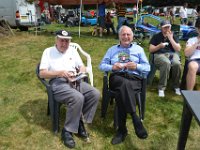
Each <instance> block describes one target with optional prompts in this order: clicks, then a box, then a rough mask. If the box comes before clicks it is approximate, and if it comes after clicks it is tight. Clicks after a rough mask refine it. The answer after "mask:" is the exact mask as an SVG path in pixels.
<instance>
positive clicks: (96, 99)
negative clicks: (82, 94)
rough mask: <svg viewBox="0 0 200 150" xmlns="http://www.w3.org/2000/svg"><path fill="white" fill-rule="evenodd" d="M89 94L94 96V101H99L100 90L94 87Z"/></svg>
mask: <svg viewBox="0 0 200 150" xmlns="http://www.w3.org/2000/svg"><path fill="white" fill-rule="evenodd" d="M91 95H92V96H93V97H94V99H95V101H99V99H100V95H101V94H100V92H99V90H97V89H94V90H93V91H92V93H91Z"/></svg>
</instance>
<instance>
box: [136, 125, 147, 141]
mask: <svg viewBox="0 0 200 150" xmlns="http://www.w3.org/2000/svg"><path fill="white" fill-rule="evenodd" d="M134 128H135V133H136V135H137V137H138V138H140V139H146V138H147V137H148V133H147V131H146V129H145V128H144V126H143V124H142V122H141V121H137V122H136V123H134Z"/></svg>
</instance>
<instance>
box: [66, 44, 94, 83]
mask: <svg viewBox="0 0 200 150" xmlns="http://www.w3.org/2000/svg"><path fill="white" fill-rule="evenodd" d="M69 46H70V47H73V48H74V49H75V50H77V51H79V52H80V53H81V54H82V55H83V56H85V57H86V58H87V66H86V72H87V73H88V74H89V79H90V84H91V85H92V86H93V72H92V60H91V57H90V55H89V54H88V53H86V52H85V51H84V50H83V49H82V48H81V47H80V45H79V44H77V43H73V42H71V43H70V45H69Z"/></svg>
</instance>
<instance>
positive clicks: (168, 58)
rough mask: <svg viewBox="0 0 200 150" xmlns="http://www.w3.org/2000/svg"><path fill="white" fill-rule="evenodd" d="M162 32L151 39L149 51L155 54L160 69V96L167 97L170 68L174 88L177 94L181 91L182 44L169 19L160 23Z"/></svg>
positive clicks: (155, 62) (157, 66)
mask: <svg viewBox="0 0 200 150" xmlns="http://www.w3.org/2000/svg"><path fill="white" fill-rule="evenodd" d="M160 26H161V32H159V33H157V34H155V35H154V36H153V37H152V39H151V40H150V42H149V43H150V46H149V51H150V53H152V54H153V57H154V59H153V60H154V62H153V63H154V65H155V67H156V68H157V69H158V70H159V71H160V80H159V83H158V95H159V97H165V93H164V91H165V89H166V86H167V80H168V78H169V74H170V70H171V71H172V72H171V73H172V74H171V75H172V79H173V88H174V90H175V93H176V94H177V95H181V93H180V88H179V84H180V76H181V62H180V58H179V54H178V53H179V52H180V50H181V46H180V44H179V40H178V37H176V36H175V35H173V32H172V31H171V24H170V22H169V21H168V20H164V21H162V22H161V24H160Z"/></svg>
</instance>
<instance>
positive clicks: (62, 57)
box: [40, 46, 83, 72]
mask: <svg viewBox="0 0 200 150" xmlns="http://www.w3.org/2000/svg"><path fill="white" fill-rule="evenodd" d="M80 66H83V62H82V60H81V57H80V56H79V54H78V52H77V51H76V50H75V49H74V48H72V47H69V48H68V49H67V50H66V52H64V53H61V52H59V51H58V49H57V48H56V47H55V46H53V47H49V48H47V49H45V50H44V52H43V55H42V59H41V62H40V69H47V70H49V71H61V70H66V71H73V72H75V71H76V68H79V67H80Z"/></svg>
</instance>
